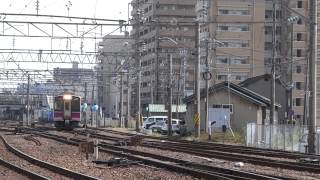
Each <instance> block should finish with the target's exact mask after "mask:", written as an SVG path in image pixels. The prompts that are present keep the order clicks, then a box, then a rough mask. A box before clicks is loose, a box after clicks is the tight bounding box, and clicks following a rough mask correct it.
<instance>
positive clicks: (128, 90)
mask: <svg viewBox="0 0 320 180" xmlns="http://www.w3.org/2000/svg"><path fill="white" fill-rule="evenodd" d="M129 80H130V74H129V72H128V74H127V119H126V121H125V124H124V126H125V128H128V123H129V119H130V83H129Z"/></svg>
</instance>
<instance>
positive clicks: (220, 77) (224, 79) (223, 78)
mask: <svg viewBox="0 0 320 180" xmlns="http://www.w3.org/2000/svg"><path fill="white" fill-rule="evenodd" d="M217 79H218V80H220V81H226V80H227V79H228V76H227V75H217Z"/></svg>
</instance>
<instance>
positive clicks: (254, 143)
mask: <svg viewBox="0 0 320 180" xmlns="http://www.w3.org/2000/svg"><path fill="white" fill-rule="evenodd" d="M315 139H316V143H315V146H316V153H317V154H320V127H317V128H316V138H315ZM307 144H308V126H304V125H291V124H277V125H261V124H256V123H248V124H247V127H246V145H247V146H251V147H259V148H267V149H278V150H285V151H296V152H306V150H307Z"/></svg>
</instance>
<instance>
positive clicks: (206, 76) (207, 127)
mask: <svg viewBox="0 0 320 180" xmlns="http://www.w3.org/2000/svg"><path fill="white" fill-rule="evenodd" d="M208 75H209V38H207V39H206V72H205V74H204V75H203V78H204V80H205V82H206V84H205V86H206V87H205V88H206V102H205V103H206V104H205V109H206V116H205V130H206V133H208V132H209V126H210V125H209V77H208ZM209 138H210V137H209Z"/></svg>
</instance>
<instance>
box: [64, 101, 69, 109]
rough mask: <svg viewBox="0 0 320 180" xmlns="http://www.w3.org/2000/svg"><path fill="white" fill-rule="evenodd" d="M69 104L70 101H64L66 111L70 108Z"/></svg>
mask: <svg viewBox="0 0 320 180" xmlns="http://www.w3.org/2000/svg"><path fill="white" fill-rule="evenodd" d="M69 106H70V102H65V103H64V107H65V108H64V109H65V110H66V111H69V109H70V108H69Z"/></svg>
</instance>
